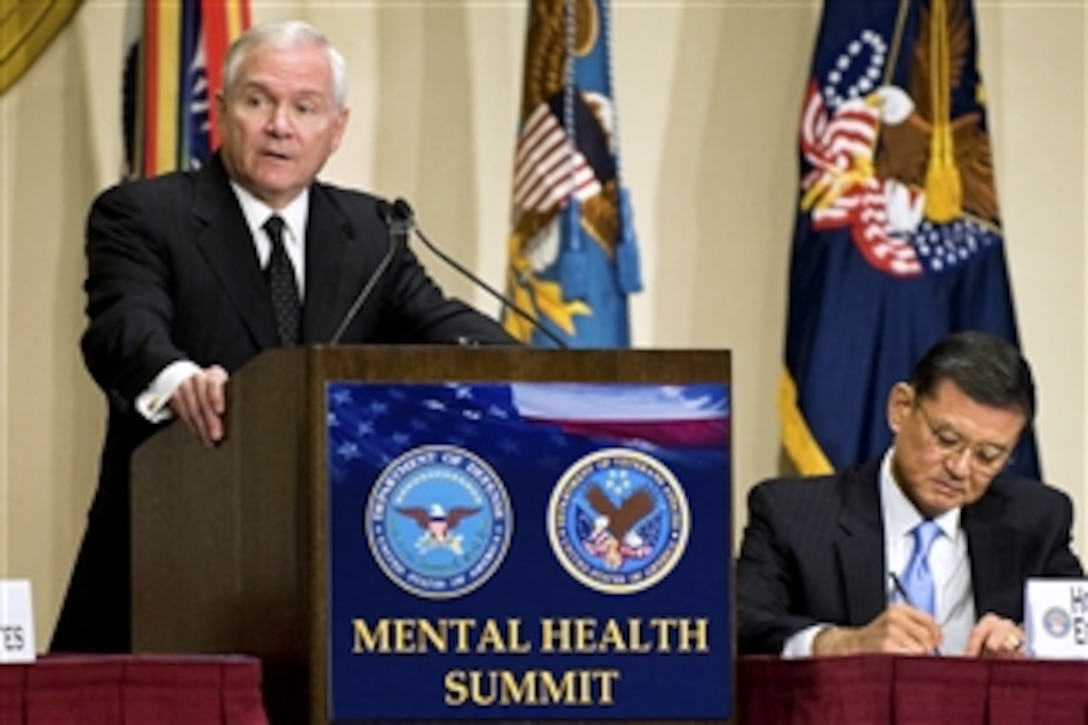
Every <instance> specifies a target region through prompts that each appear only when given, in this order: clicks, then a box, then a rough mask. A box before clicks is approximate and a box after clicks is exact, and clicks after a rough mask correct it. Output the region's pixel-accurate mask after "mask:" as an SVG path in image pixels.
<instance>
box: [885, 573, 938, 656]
mask: <svg viewBox="0 0 1088 725" xmlns="http://www.w3.org/2000/svg"><path fill="white" fill-rule="evenodd" d="M888 576H890V577H891V578H892V587H894V588H895V593H896V594H898V595H899V598H900V599H902V600H903V603H904V604H906V605H907V606H908V607H912V608H914V609H918V607H915V606H914V602H912V601H911V600H910V597H909V596H908V595H907V590H906V589H905V588H904V587H903V582H901V581H899V577H897V576H896V575H895V572H891V573H890V574H888ZM930 654H931V655H933V656H935V657H940V656H941V651H940V650H939V649H937V648H936V647H934V648H933V651H932V652H930Z"/></svg>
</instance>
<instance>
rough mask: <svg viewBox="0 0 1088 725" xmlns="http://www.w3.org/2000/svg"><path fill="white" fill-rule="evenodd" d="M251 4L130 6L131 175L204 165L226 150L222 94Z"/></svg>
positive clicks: (233, 0)
mask: <svg viewBox="0 0 1088 725" xmlns="http://www.w3.org/2000/svg"><path fill="white" fill-rule="evenodd" d="M249 23H250V17H249V0H143V2H142V3H141V2H136V3H133V4H131V5H130V6H129V11H128V15H127V19H126V24H127V25H126V32H125V39H126V46H125V47H126V54H125V78H124V86H125V91H124V132H125V161H126V168H125V175H126V177H127V178H140V177H149V176H156V175H158V174H162V173H165V172H168V171H174V170H187V169H195V168H199V167H200V165H201V164H202V163H203V162H204V161H206V160H207V159H208V157H209V156H210V155H211V153H212V151H213V150H214V149H215V148H216V147H217V146H218V144H219V139H218V137H217V132H216V125H215V121H216V108H215V103H214V102H213V101H214V98H215V93H216V92H217V91H218V89H219V88H221V86H222V81H223V78H222V74H223V59H224V57H225V56H226V52H227V48H228V47H229V45H230V42H231V40H233V39H234V38H236V37H237V36H238V35H240V34H241V33H242V32H243V31H244V30H245V29H246V28H248V27H249Z"/></svg>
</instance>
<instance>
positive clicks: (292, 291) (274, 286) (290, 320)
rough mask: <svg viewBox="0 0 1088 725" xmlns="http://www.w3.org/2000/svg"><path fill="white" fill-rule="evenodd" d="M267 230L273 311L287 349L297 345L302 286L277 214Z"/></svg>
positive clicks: (265, 225) (268, 223) (280, 219)
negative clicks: (270, 253) (300, 290)
mask: <svg viewBox="0 0 1088 725" xmlns="http://www.w3.org/2000/svg"><path fill="white" fill-rule="evenodd" d="M264 230H265V231H266V232H268V238H269V239H270V240H271V242H272V256H271V257H270V258H269V260H268V267H267V269H266V273H267V275H268V291H269V292H270V293H271V295H272V309H273V310H274V311H275V313H276V328H277V329H278V330H279V332H280V342H281V343H282V344H283V345H285V346H290V345H297V344H298V340H299V328H300V327H301V322H302V315H301V314H300V308H301V305H300V304H299V299H298V282H296V281H295V268H294V266H292V264H291V259H290V258H289V257H288V256H287V250H286V249H284V247H283V219H282V218H281V217H280V216H279V215H277V214H273V215H272V216H270V217H268V221H266V222H265V223H264Z"/></svg>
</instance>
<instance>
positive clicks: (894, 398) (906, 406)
mask: <svg viewBox="0 0 1088 725" xmlns="http://www.w3.org/2000/svg"><path fill="white" fill-rule="evenodd" d="M913 406H914V388H913V387H911V384H910V383H896V384H895V385H893V386H892V389H891V390H890V391H888V413H887V415H888V427H889V428H891V430H892V433H895V434H896V435H898V434H899V430H900V429H901V428H902V427H903V424H904V423H905V422H906V419H907V416H908V415H910V409H911V408H912V407H913Z"/></svg>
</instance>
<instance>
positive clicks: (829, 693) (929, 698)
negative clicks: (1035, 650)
mask: <svg viewBox="0 0 1088 725" xmlns="http://www.w3.org/2000/svg"><path fill="white" fill-rule="evenodd" d="M737 710H738V714H739V715H740V718H741V720H740V721H741V722H742V723H745V724H748V723H758V724H759V725H773V724H774V723H837V724H843V723H859V724H860V723H865V724H866V725H868V724H869V723H953V725H975V724H976V723H977V724H979V725H983V724H985V725H1024V724H1031V723H1046V725H1066V724H1068V725H1074V724H1076V725H1085V723H1088V662H1056V661H1050V660H982V659H964V658H960V657H880V656H865V657H829V658H822V659H811V660H780V659H778V658H771V657H742V658H740V660H739V661H738V664H737Z"/></svg>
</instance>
